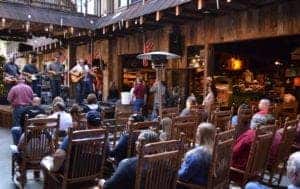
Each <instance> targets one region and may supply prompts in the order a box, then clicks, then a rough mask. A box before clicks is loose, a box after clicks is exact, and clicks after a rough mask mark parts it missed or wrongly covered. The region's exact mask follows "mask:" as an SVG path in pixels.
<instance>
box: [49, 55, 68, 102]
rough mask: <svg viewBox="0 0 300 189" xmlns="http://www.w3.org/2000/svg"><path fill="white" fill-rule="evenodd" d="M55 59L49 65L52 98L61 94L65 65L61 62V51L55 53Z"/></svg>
mask: <svg viewBox="0 0 300 189" xmlns="http://www.w3.org/2000/svg"><path fill="white" fill-rule="evenodd" d="M54 58H55V60H54V62H52V63H51V64H50V65H49V67H48V73H49V74H50V85H51V92H52V98H55V97H57V96H60V93H61V84H62V77H63V73H64V66H63V64H62V63H60V58H61V52H58V53H56V54H55V57H54Z"/></svg>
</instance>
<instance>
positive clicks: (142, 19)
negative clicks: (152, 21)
mask: <svg viewBox="0 0 300 189" xmlns="http://www.w3.org/2000/svg"><path fill="white" fill-rule="evenodd" d="M143 23H144V17H143V16H140V25H143Z"/></svg>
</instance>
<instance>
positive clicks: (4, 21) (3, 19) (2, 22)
mask: <svg viewBox="0 0 300 189" xmlns="http://www.w3.org/2000/svg"><path fill="white" fill-rule="evenodd" d="M5 24H6V19H5V18H2V19H1V25H2V28H4V27H5Z"/></svg>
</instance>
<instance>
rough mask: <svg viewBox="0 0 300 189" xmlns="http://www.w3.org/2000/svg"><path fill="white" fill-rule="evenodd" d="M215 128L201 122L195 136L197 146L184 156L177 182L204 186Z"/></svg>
mask: <svg viewBox="0 0 300 189" xmlns="http://www.w3.org/2000/svg"><path fill="white" fill-rule="evenodd" d="M215 132H216V130H215V126H214V125H212V124H211V123H207V122H203V123H201V124H200V125H199V126H198V129H197V134H196V143H197V146H196V147H195V148H194V149H192V150H190V151H188V152H187V153H186V154H185V158H184V161H183V163H182V165H181V168H180V170H179V172H178V177H179V180H181V181H183V182H185V183H191V184H200V185H204V184H206V183H207V177H208V170H209V167H210V163H211V156H212V151H213V146H214V138H215Z"/></svg>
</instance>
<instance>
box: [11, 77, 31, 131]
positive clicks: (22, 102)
mask: <svg viewBox="0 0 300 189" xmlns="http://www.w3.org/2000/svg"><path fill="white" fill-rule="evenodd" d="M32 98H33V91H32V89H31V88H30V86H28V85H26V84H25V81H24V79H23V78H21V77H20V78H19V79H18V83H17V85H15V86H14V87H12V88H11V89H10V91H9V93H8V96H7V100H8V101H9V102H10V103H11V105H12V107H13V126H14V127H15V126H19V125H20V119H21V114H22V112H23V110H24V108H25V106H28V105H30V104H31V101H32Z"/></svg>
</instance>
